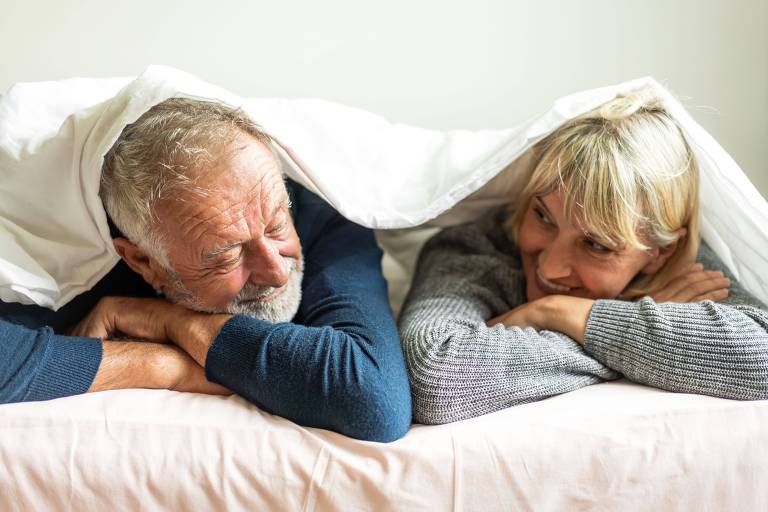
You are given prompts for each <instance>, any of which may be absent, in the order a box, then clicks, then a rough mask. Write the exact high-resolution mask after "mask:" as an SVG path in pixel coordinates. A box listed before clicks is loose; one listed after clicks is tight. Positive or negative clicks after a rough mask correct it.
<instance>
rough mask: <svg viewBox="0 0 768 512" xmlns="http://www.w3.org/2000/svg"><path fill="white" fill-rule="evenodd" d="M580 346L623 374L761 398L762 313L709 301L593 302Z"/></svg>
mask: <svg viewBox="0 0 768 512" xmlns="http://www.w3.org/2000/svg"><path fill="white" fill-rule="evenodd" d="M584 347H585V350H586V351H587V353H589V354H590V355H592V356H593V357H594V358H595V359H597V360H599V361H601V362H602V363H603V364H605V365H607V366H609V367H610V368H613V369H614V370H616V371H618V372H621V373H622V374H624V375H625V376H626V377H627V378H629V379H631V380H634V381H636V382H640V383H643V384H648V385H650V386H654V387H657V388H661V389H666V390H670V391H678V392H687V393H699V394H706V395H712V396H718V397H723V398H731V399H741V400H751V399H766V398H768V313H766V312H765V311H763V310H762V309H759V308H756V307H750V306H731V305H727V304H719V303H714V302H711V301H704V302H698V303H689V304H678V303H662V304H657V303H655V302H654V301H653V300H652V299H650V298H645V299H643V300H641V301H639V302H625V301H597V302H596V303H595V305H594V306H593V308H592V312H591V314H590V318H589V322H588V325H587V329H586V334H585V343H584Z"/></svg>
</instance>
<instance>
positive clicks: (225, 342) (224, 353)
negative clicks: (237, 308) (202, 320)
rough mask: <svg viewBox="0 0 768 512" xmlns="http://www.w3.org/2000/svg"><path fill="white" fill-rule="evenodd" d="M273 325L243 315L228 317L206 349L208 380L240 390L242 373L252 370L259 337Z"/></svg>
mask: <svg viewBox="0 0 768 512" xmlns="http://www.w3.org/2000/svg"><path fill="white" fill-rule="evenodd" d="M272 326H274V324H271V323H269V322H266V321H264V320H256V319H254V318H250V317H246V316H243V315H236V316H233V317H232V318H230V319H229V320H228V321H227V323H225V324H224V326H223V327H222V328H221V331H219V334H217V335H216V338H215V339H214V340H213V343H211V346H210V348H209V349H208V354H207V355H206V358H205V376H206V377H207V378H208V380H211V381H213V382H217V383H219V384H221V385H223V386H226V387H228V388H229V389H231V390H233V391H239V390H240V389H241V388H242V381H243V378H244V376H247V375H249V374H251V373H252V372H253V370H254V364H255V363H254V362H255V361H256V360H257V357H256V355H257V354H258V351H259V350H261V346H262V343H261V340H263V339H264V338H265V337H266V336H267V334H268V330H269V329H270V328H271V327H272Z"/></svg>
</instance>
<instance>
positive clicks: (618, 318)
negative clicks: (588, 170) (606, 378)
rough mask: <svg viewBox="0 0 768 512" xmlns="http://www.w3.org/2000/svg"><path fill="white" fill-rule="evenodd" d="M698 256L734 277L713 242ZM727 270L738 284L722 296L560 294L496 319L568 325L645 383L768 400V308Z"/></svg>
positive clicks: (591, 350) (591, 349)
mask: <svg viewBox="0 0 768 512" xmlns="http://www.w3.org/2000/svg"><path fill="white" fill-rule="evenodd" d="M699 259H700V260H701V261H702V263H703V264H704V266H705V268H709V269H719V270H721V271H722V272H723V273H725V274H726V276H728V272H727V269H726V268H725V266H724V265H723V264H722V262H720V260H719V259H718V258H717V257H716V256H715V255H714V253H712V252H711V250H710V249H708V248H707V247H703V248H702V251H701V252H700V256H699ZM728 277H730V282H731V287H730V289H729V290H728V294H727V295H728V298H727V300H725V301H724V302H721V303H716V302H713V301H711V300H704V301H696V302H687V303H678V302H656V301H655V300H654V298H651V297H645V298H644V299H642V300H641V301H639V302H627V301H619V300H598V301H591V300H588V299H580V298H574V297H566V296H556V295H555V296H549V297H545V298H543V299H540V300H538V301H534V302H531V303H529V304H526V305H524V306H521V307H520V308H517V309H515V310H512V311H510V312H508V313H505V314H503V315H501V316H499V317H498V318H495V319H494V320H493V321H492V322H490V323H496V322H501V323H504V324H506V325H522V326H533V327H535V328H539V329H552V330H556V331H559V332H563V333H565V334H567V335H568V336H570V337H571V338H573V339H574V340H575V341H577V342H579V343H581V344H583V345H584V348H585V351H586V352H587V353H588V354H590V355H591V356H592V357H594V358H595V359H597V360H598V361H600V362H602V363H603V364H605V365H607V366H608V367H610V368H613V369H614V370H616V371H618V372H621V373H622V374H624V375H625V376H626V377H627V378H629V379H631V380H633V381H635V382H639V383H642V384H647V385H650V386H654V387H657V388H661V389H666V390H669V391H678V392H687V393H698V394H705V395H711V396H717V397H723V398H732V399H742V400H750V399H767V398H768V313H767V312H766V311H765V309H764V307H763V305H762V304H760V303H759V302H758V301H757V300H756V299H755V298H754V297H752V296H751V295H750V294H749V293H748V292H747V291H746V290H745V289H744V288H743V287H742V286H741V285H740V284H739V283H738V282H737V281H736V280H735V279H733V278H732V277H731V276H728ZM715 281H717V279H715ZM697 293H698V292H697ZM662 295H663V294H662ZM676 296H677V297H679V296H681V295H680V294H679V293H678V294H676Z"/></svg>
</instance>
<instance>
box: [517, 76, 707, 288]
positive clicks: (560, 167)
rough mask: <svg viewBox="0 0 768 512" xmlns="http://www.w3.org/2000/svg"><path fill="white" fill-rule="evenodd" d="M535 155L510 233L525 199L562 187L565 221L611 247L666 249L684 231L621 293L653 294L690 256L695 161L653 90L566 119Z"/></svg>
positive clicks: (695, 235)
mask: <svg viewBox="0 0 768 512" xmlns="http://www.w3.org/2000/svg"><path fill="white" fill-rule="evenodd" d="M533 152H534V158H533V161H534V165H533V166H532V170H531V177H530V179H529V180H528V182H527V185H526V187H525V188H524V189H523V192H522V195H521V196H520V198H519V199H517V200H515V201H514V203H513V204H512V205H511V207H510V217H509V219H508V221H507V228H508V229H509V230H511V232H512V234H513V235H514V236H515V237H516V236H517V232H518V230H519V228H520V225H521V224H522V221H523V217H524V216H525V212H526V210H527V209H528V207H529V205H530V202H531V201H532V200H533V199H534V198H535V197H538V196H544V195H547V194H549V193H551V192H554V191H556V190H557V189H561V190H562V193H563V198H564V202H563V204H564V214H565V217H566V219H567V220H568V221H569V222H573V220H575V219H576V220H578V221H579V222H580V224H581V226H582V227H583V228H584V229H585V230H586V231H588V232H589V233H590V234H591V235H592V236H594V237H596V238H597V239H598V240H605V241H608V242H610V243H612V244H615V245H616V246H624V245H628V246H634V247H637V248H641V249H644V250H647V249H651V248H653V247H664V246H666V245H668V244H669V243H671V242H674V241H675V240H677V239H678V238H677V232H678V230H680V228H685V229H686V234H685V235H684V236H683V237H681V238H680V239H679V240H678V244H677V247H676V248H675V252H674V253H673V254H672V256H670V257H669V259H668V260H667V261H666V263H665V264H664V266H663V267H662V268H661V269H660V270H659V271H658V272H656V273H655V274H653V275H643V274H640V275H638V276H637V277H636V278H635V280H633V281H632V282H631V283H630V284H629V286H628V287H627V288H626V289H625V290H624V292H623V293H622V294H621V297H622V298H625V299H634V298H637V297H640V296H643V295H646V294H649V293H653V292H654V291H656V290H658V289H660V288H662V287H663V286H664V285H666V284H667V283H668V282H669V280H670V279H671V278H672V277H673V276H674V275H675V274H677V273H678V272H679V271H680V270H682V267H683V266H685V265H687V264H689V263H691V262H693V261H694V260H695V257H696V253H697V252H698V248H699V220H698V217H699V215H698V210H699V171H698V166H697V165H696V160H695V158H694V156H693V153H692V151H691V148H690V146H689V145H688V143H687V142H686V140H685V137H684V136H683V132H682V130H681V129H680V127H679V126H678V124H677V122H676V121H675V120H674V119H673V118H672V116H671V115H670V114H669V113H668V112H667V111H666V110H665V109H664V107H663V105H662V103H661V101H660V100H659V99H658V98H657V97H656V96H655V95H654V94H653V93H652V92H650V91H647V90H643V91H639V92H636V93H633V94H631V95H628V96H622V97H618V98H615V99H614V100H612V101H609V102H608V103H605V104H604V105H602V106H601V107H599V108H597V109H595V110H593V111H591V112H588V113H587V114H584V115H582V116H580V117H577V118H575V119H572V120H570V121H568V122H567V123H565V124H564V125H563V126H561V127H560V128H558V129H557V130H555V131H554V132H553V133H551V134H550V135H549V136H547V137H546V138H545V139H543V140H542V141H540V142H539V143H537V144H536V145H535V146H534V148H533Z"/></svg>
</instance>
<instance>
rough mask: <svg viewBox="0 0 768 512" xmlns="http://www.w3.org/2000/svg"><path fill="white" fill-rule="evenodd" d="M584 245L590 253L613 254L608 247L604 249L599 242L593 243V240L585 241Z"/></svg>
mask: <svg viewBox="0 0 768 512" xmlns="http://www.w3.org/2000/svg"><path fill="white" fill-rule="evenodd" d="M586 244H587V247H588V248H589V250H590V251H592V252H595V253H598V254H608V253H611V252H613V251H612V250H611V249H610V248H609V247H606V246H604V245H603V244H601V243H599V242H595V241H594V240H589V239H587V240H586Z"/></svg>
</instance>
